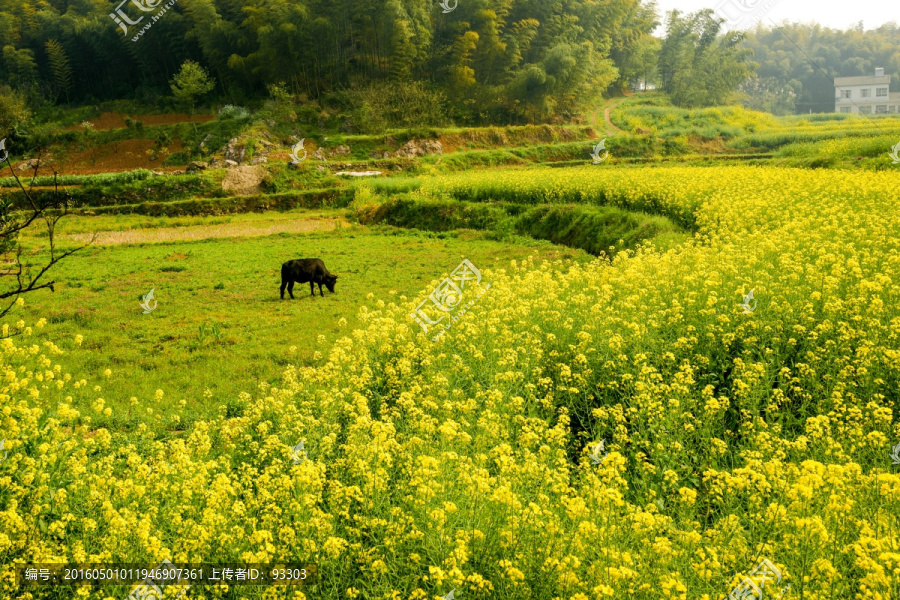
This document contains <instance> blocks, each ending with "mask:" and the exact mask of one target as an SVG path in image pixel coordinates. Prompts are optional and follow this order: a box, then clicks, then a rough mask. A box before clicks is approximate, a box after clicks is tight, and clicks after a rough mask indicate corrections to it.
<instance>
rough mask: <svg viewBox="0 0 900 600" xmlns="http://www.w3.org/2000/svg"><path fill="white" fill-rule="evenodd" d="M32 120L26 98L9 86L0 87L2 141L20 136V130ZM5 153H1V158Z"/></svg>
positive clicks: (0, 129) (0, 137) (0, 130)
mask: <svg viewBox="0 0 900 600" xmlns="http://www.w3.org/2000/svg"><path fill="white" fill-rule="evenodd" d="M30 118H31V111H29V110H28V105H27V104H26V102H25V97H24V96H23V95H22V94H21V93H19V92H17V91H16V90H14V89H12V88H11V87H9V86H8V85H0V139H2V138H6V137H8V136H19V135H21V134H22V133H23V132H22V131H20V128H21V126H22V125H23V124H25V123H27V122H28V120H29V119H30ZM2 155H3V152H2V151H0V156H2Z"/></svg>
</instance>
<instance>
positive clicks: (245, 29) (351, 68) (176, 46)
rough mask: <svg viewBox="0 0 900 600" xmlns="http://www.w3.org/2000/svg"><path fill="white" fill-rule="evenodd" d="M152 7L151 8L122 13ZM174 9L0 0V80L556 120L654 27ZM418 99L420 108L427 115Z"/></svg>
mask: <svg viewBox="0 0 900 600" xmlns="http://www.w3.org/2000/svg"><path fill="white" fill-rule="evenodd" d="M141 1H143V2H144V6H147V5H148V3H149V5H150V6H153V7H156V8H159V7H160V6H162V3H161V2H160V0H132V2H129V3H126V4H123V5H120V6H121V10H122V12H123V13H124V17H123V19H124V18H125V17H127V19H128V20H131V21H138V19H139V17H140V16H141V15H156V14H158V12H142V11H141V10H140V7H138V8H135V7H136V6H137V5H138V4H139V3H140V2H141ZM454 4H456V7H455V8H453V9H452V10H451V11H450V12H445V10H444V9H442V7H441V5H440V4H439V3H438V2H437V1H435V0H389V1H387V2H372V1H371V0H328V1H324V0H302V1H297V0H250V1H249V2H248V1H244V0H178V1H177V2H175V3H174V4H173V6H172V8H171V9H169V10H168V11H166V12H165V13H164V14H162V16H161V17H160V18H159V20H158V21H157V22H154V23H153V25H152V28H150V29H148V30H146V32H145V35H141V36H140V37H139V38H138V39H137V41H132V40H133V38H134V36H135V35H136V34H138V33H139V30H140V29H141V28H142V27H143V26H144V25H145V23H146V22H147V21H148V19H144V20H143V22H138V23H137V25H128V23H127V21H125V20H122V19H120V20H122V23H123V25H119V24H117V23H116V22H115V21H114V20H113V18H111V17H110V13H113V11H114V9H115V8H116V6H117V5H116V4H114V3H110V2H107V1H102V0H93V1H88V2H85V1H70V0H41V1H39V2H37V3H34V2H23V1H22V0H0V39H2V40H3V42H2V43H3V44H4V47H3V57H2V58H3V60H2V61H0V81H7V82H10V83H11V84H13V85H16V86H19V87H21V88H28V89H31V90H34V91H35V92H37V93H40V94H41V95H43V96H44V97H50V98H52V99H53V100H54V101H56V102H60V101H63V102H77V103H85V102H87V103H90V102H95V101H100V100H109V99H115V98H125V97H127V98H137V99H140V100H144V101H148V102H153V101H154V100H156V99H157V97H158V96H159V95H160V94H167V93H168V81H169V80H170V79H171V77H172V76H173V75H174V74H175V73H176V72H177V71H178V69H179V66H180V65H181V64H182V63H183V62H184V61H186V60H192V61H195V62H197V63H199V64H201V65H203V66H204V67H205V68H206V69H208V70H209V72H210V73H211V75H212V76H213V77H215V79H216V80H217V82H218V87H217V92H218V95H219V96H220V97H221V98H223V99H225V100H226V101H230V102H242V101H245V100H246V99H248V98H254V97H259V96H265V95H266V89H267V86H269V85H272V84H276V83H278V82H284V83H285V85H286V88H287V89H288V90H289V91H290V92H291V93H293V94H295V95H303V96H305V97H307V98H320V97H322V96H323V95H325V94H334V93H341V92H346V91H347V90H358V89H359V88H361V87H365V86H366V85H370V84H375V83H382V84H383V86H384V87H388V88H389V89H388V90H387V91H388V92H391V91H394V92H395V93H396V90H397V89H398V88H397V87H396V85H397V83H399V82H421V83H422V84H423V85H419V86H408V85H407V86H403V87H401V88H399V89H400V90H401V92H402V93H404V94H407V95H408V94H420V95H421V94H425V95H428V96H429V97H428V99H427V100H428V101H431V102H432V103H434V102H437V103H440V104H441V106H442V107H447V108H449V109H450V110H452V111H453V112H452V114H450V115H447V116H448V117H450V118H452V119H455V120H469V121H498V120H501V121H502V120H506V121H509V120H513V119H515V118H516V117H517V116H518V117H520V118H527V119H530V120H534V119H543V118H547V117H551V116H554V115H565V114H566V113H567V112H572V111H575V110H577V109H578V108H579V107H580V103H581V102H582V101H583V99H584V98H585V97H586V96H594V95H597V94H599V93H601V92H604V91H606V90H607V89H609V88H610V87H611V86H613V85H615V84H616V82H619V84H620V87H621V86H622V85H624V82H626V81H627V80H628V78H629V77H630V75H631V72H630V64H631V63H632V61H633V54H634V52H636V51H637V50H638V49H639V48H640V47H641V40H649V38H650V33H651V32H652V30H653V29H654V27H655V26H656V25H657V21H656V11H655V8H654V6H653V5H652V4H649V3H647V2H642V0H603V1H602V2H597V1H595V0H500V1H496V0H463V1H461V2H458V4H457V3H456V0H450V4H449V5H448V6H451V7H452V6H453V5H454ZM428 101H426V102H424V103H423V105H428Z"/></svg>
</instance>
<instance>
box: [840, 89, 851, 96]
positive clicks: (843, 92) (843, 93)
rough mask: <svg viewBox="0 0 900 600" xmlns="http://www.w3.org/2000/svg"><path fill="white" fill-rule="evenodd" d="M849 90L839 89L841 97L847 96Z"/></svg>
mask: <svg viewBox="0 0 900 600" xmlns="http://www.w3.org/2000/svg"><path fill="white" fill-rule="evenodd" d="M850 91H851V90H841V98H849V97H850Z"/></svg>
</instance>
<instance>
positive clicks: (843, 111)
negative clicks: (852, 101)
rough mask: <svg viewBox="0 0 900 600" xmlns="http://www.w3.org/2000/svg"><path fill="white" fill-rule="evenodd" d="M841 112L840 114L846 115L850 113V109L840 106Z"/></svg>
mask: <svg viewBox="0 0 900 600" xmlns="http://www.w3.org/2000/svg"><path fill="white" fill-rule="evenodd" d="M841 112H842V113H848V112H850V107H849V106H842V107H841Z"/></svg>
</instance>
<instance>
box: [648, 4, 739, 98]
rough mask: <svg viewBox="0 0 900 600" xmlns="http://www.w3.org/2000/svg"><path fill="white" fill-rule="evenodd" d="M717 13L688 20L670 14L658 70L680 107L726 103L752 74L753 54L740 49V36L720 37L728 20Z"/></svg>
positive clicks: (691, 16) (708, 11)
mask: <svg viewBox="0 0 900 600" xmlns="http://www.w3.org/2000/svg"><path fill="white" fill-rule="evenodd" d="M714 14H715V13H713V11H712V10H711V9H703V10H701V11H698V12H696V13H691V14H689V15H687V16H685V17H682V16H681V13H680V12H679V11H677V10H673V11H671V12H670V13H669V22H668V24H667V27H666V38H665V40H664V41H663V43H662V47H661V48H660V51H659V66H658V70H659V75H660V78H661V79H662V85H663V90H665V92H666V93H667V94H668V95H669V98H670V99H671V100H672V103H673V104H675V105H676V106H682V107H687V108H692V107H697V106H715V105H718V104H724V103H726V102H727V101H728V98H729V96H731V95H732V94H733V93H734V91H735V89H736V88H737V86H738V85H740V84H741V83H743V82H744V81H746V80H747V78H748V77H749V76H750V73H751V72H752V70H751V64H750V63H749V58H750V54H751V52H750V51H749V50H746V49H741V48H738V44H739V43H740V40H741V37H740V36H737V37H730V36H719V32H720V30H721V28H722V23H723V22H724V20H723V19H720V18H718V17H716V16H714Z"/></svg>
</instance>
